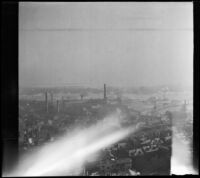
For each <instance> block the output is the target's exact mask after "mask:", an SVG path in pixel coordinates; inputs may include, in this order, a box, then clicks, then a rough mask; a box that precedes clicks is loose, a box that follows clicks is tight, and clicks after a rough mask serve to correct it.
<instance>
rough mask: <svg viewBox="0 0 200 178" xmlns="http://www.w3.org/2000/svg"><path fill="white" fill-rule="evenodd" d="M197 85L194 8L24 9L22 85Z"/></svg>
mask: <svg viewBox="0 0 200 178" xmlns="http://www.w3.org/2000/svg"><path fill="white" fill-rule="evenodd" d="M192 82H193V9H192V3H188V2H187V3H172V2H171V3H164V2H156V3H146V2H145V3H133V2H124V3H122V2H109V3H108V2H93V3H91V2H87V3H85V2H67V3H66V2H65V3H64V2H60V3H44V2H42V3H41V2H38V3H31V2H21V3H20V7H19V85H20V86H40V85H41V86H42V85H49V86H54V85H55V86H60V85H64V84H66V85H67V84H83V85H88V86H102V85H103V83H107V85H116V86H141V85H163V84H178V85H183V84H186V85H188V84H192Z"/></svg>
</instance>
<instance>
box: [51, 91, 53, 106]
mask: <svg viewBox="0 0 200 178" xmlns="http://www.w3.org/2000/svg"><path fill="white" fill-rule="evenodd" d="M51 104H53V93H52V92H51Z"/></svg>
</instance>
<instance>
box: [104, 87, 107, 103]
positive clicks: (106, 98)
mask: <svg viewBox="0 0 200 178" xmlns="http://www.w3.org/2000/svg"><path fill="white" fill-rule="evenodd" d="M106 99H107V97H106V84H104V100H105V101H106Z"/></svg>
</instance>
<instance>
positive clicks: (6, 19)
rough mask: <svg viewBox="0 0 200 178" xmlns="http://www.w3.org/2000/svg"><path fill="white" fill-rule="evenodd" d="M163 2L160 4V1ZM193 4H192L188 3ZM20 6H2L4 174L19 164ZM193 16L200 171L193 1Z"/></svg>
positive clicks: (197, 26)
mask: <svg viewBox="0 0 200 178" xmlns="http://www.w3.org/2000/svg"><path fill="white" fill-rule="evenodd" d="M154 2H156V1H154ZM159 2H160V1H159ZM189 2H192V1H189ZM18 3H19V2H17V1H16V2H15V1H12V2H9V1H8V2H6V1H4V2H2V6H1V12H2V13H1V14H2V17H1V22H2V23H1V25H2V26H1V37H2V41H1V44H2V48H1V50H2V51H1V52H2V53H1V54H2V55H1V130H2V131H1V140H2V160H1V162H2V165H3V166H2V168H3V170H2V171H5V172H9V171H10V170H12V168H13V167H14V166H15V165H16V164H17V161H18V11H19V8H18ZM193 14H194V78H193V81H194V84H193V91H194V96H193V97H194V124H193V133H194V134H193V135H194V137H193V165H194V167H195V168H196V169H197V170H199V133H198V130H199V118H200V115H199V106H200V101H199V98H200V97H199V91H200V87H199V84H200V77H199V71H200V68H199V66H200V64H199V60H200V55H199V54H200V44H199V43H200V34H199V32H200V23H199V19H200V3H199V2H197V1H194V2H193Z"/></svg>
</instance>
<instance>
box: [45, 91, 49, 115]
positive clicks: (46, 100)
mask: <svg viewBox="0 0 200 178" xmlns="http://www.w3.org/2000/svg"><path fill="white" fill-rule="evenodd" d="M45 105H46V112H47V113H48V111H49V106H48V93H47V92H45Z"/></svg>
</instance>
